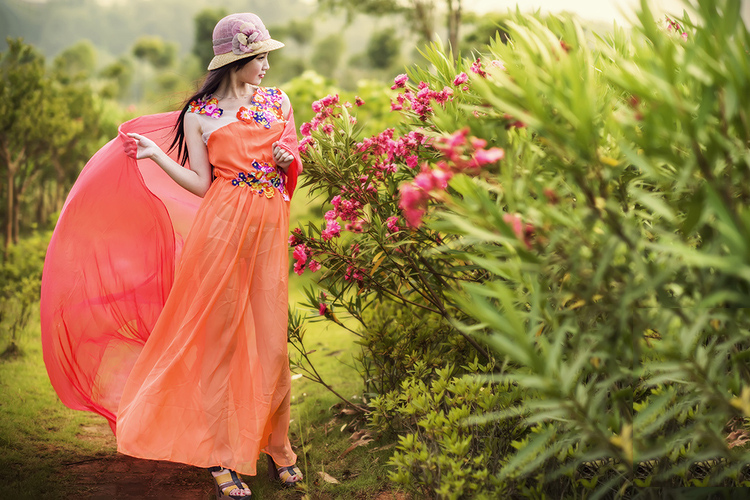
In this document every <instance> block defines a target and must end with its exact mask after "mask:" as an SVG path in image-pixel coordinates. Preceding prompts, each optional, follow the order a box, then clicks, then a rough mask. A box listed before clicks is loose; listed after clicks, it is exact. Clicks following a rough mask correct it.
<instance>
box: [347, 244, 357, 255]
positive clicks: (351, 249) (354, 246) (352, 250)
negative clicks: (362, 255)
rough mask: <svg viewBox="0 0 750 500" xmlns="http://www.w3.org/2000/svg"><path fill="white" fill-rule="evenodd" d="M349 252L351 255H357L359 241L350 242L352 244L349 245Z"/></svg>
mask: <svg viewBox="0 0 750 500" xmlns="http://www.w3.org/2000/svg"><path fill="white" fill-rule="evenodd" d="M349 253H351V254H352V257H356V256H357V255H359V243H352V246H350V247H349Z"/></svg>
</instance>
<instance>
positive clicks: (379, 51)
mask: <svg viewBox="0 0 750 500" xmlns="http://www.w3.org/2000/svg"><path fill="white" fill-rule="evenodd" d="M400 51H401V43H400V42H399V39H398V37H397V36H396V30H395V29H393V28H386V29H384V30H381V31H377V32H375V33H373V35H372V37H370V41H369V42H367V52H366V53H367V58H368V59H369V60H370V62H371V63H372V65H373V66H375V67H376V68H378V69H386V68H389V67H390V66H391V65H392V64H393V62H394V61H395V60H396V58H397V57H398V55H399V53H400Z"/></svg>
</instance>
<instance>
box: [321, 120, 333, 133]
mask: <svg viewBox="0 0 750 500" xmlns="http://www.w3.org/2000/svg"><path fill="white" fill-rule="evenodd" d="M322 130H323V133H324V134H326V135H331V134H333V125H331V124H330V123H326V124H325V125H323V128H322Z"/></svg>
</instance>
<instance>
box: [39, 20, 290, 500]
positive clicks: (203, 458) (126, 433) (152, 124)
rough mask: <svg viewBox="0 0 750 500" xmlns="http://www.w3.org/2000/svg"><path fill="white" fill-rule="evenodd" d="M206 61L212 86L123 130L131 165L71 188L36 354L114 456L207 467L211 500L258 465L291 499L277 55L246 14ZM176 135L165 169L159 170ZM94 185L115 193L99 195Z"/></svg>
mask: <svg viewBox="0 0 750 500" xmlns="http://www.w3.org/2000/svg"><path fill="white" fill-rule="evenodd" d="M213 45H214V54H215V57H214V58H213V60H212V61H211V63H210V65H209V67H208V69H209V74H208V76H207V77H206V80H205V82H204V84H203V86H202V88H201V89H200V90H199V91H198V92H197V93H196V94H195V95H194V96H193V97H192V98H191V99H189V100H188V103H187V104H186V105H185V107H184V108H183V110H182V111H181V112H180V113H179V114H167V115H155V116H154V117H143V118H141V119H136V120H134V121H132V122H129V124H125V125H124V126H123V127H121V136H120V140H121V142H122V143H123V144H124V146H125V151H126V152H127V154H128V155H129V156H130V158H128V159H126V160H123V159H122V158H121V157H119V156H117V155H116V153H115V152H114V148H115V147H116V146H115V145H113V144H112V143H110V144H109V145H107V146H105V148H103V149H102V151H100V152H99V153H98V154H97V155H95V156H94V158H92V161H91V162H90V163H89V165H87V166H86V168H85V169H84V171H83V172H82V174H81V178H80V179H79V181H77V183H76V188H77V189H76V188H74V190H73V191H72V192H71V195H70V196H69V199H68V200H67V201H66V206H65V208H64V209H63V213H62V214H61V218H60V222H59V223H58V227H57V228H56V231H55V235H54V236H53V240H52V242H51V243H50V248H49V250H48V258H47V262H45V273H44V278H43V284H42V287H43V291H42V321H43V346H44V353H45V362H46V363H47V367H48V371H49V373H50V379H51V380H52V383H53V386H55V389H56V390H57V391H58V394H59V395H60V397H61V399H62V400H63V402H64V403H66V404H67V405H68V406H71V407H73V408H77V409H89V410H94V411H97V412H99V413H101V414H103V415H105V416H107V417H108V418H109V419H110V423H111V425H112V426H113V430H114V429H115V428H116V434H117V443H118V450H119V451H120V452H122V453H125V454H128V455H132V456H136V457H141V458H148V459H159V460H170V461H176V462H183V463H188V464H192V465H196V466H199V467H207V468H209V469H210V470H211V472H212V474H213V476H214V480H215V483H216V486H217V495H219V496H224V497H232V498H235V497H245V498H247V497H249V496H250V495H251V493H250V490H249V489H248V488H247V485H245V483H243V482H241V481H240V479H239V477H238V476H237V472H239V473H243V474H249V475H255V472H256V469H255V464H256V461H257V459H258V456H259V453H260V452H264V453H266V454H267V455H268V457H269V470H270V471H272V472H275V475H276V476H277V477H279V478H280V479H281V481H282V482H283V483H284V484H286V485H292V484H294V483H295V482H297V481H299V480H301V479H302V475H301V473H300V471H299V469H298V468H297V467H296V466H295V461H296V458H297V457H296V455H295V454H294V452H293V451H292V449H291V445H290V443H289V439H288V436H287V433H288V427H289V402H290V387H291V382H290V372H289V363H288V355H287V346H286V340H287V339H286V327H287V323H286V322H287V276H288V252H287V248H286V241H287V238H288V229H289V197H290V195H291V194H292V192H293V189H294V185H295V184H296V177H297V174H298V173H299V171H300V169H301V163H300V160H299V155H298V152H297V147H296V132H295V128H294V118H293V112H292V108H291V105H290V103H289V99H288V98H287V96H286V95H285V94H284V93H283V92H281V91H280V90H278V89H273V88H264V87H261V86H260V85H261V81H262V79H263V77H264V76H265V73H266V71H267V70H268V68H269V65H268V52H269V51H272V50H275V49H278V48H281V47H283V44H282V43H280V42H277V41H275V40H273V39H271V38H270V35H269V34H268V31H267V30H266V29H265V27H264V26H263V23H262V22H261V20H260V19H259V18H258V17H257V16H255V15H254V14H233V15H230V16H227V17H225V18H224V19H222V20H221V21H219V23H218V24H217V25H216V28H215V29H214V32H213ZM175 121H176V125H175ZM169 124H171V125H172V126H173V128H174V130H176V133H175V134H173V137H174V138H173V140H172V143H171V146H172V148H170V149H174V150H176V152H177V155H176V157H175V155H172V156H170V155H168V154H167V153H165V149H167V148H166V147H165V146H166V145H168V143H169V138H170V134H167V133H165V129H166V126H167V125H169ZM136 131H137V132H138V133H136ZM134 158H135V159H137V160H143V161H138V162H137V163H136V165H133V163H135V159H134ZM146 159H148V160H152V161H153V163H151V162H150V161H148V160H146ZM187 160H189V166H188V167H187V168H185V166H184V165H186V164H187ZM101 164H104V165H105V166H107V165H108V166H109V167H111V166H112V164H123V165H124V167H123V168H120V169H118V170H117V175H115V172H113V171H112V168H109V171H107V169H106V168H103V167H101ZM154 164H155V165H158V167H159V168H160V169H161V171H163V172H164V173H166V174H167V175H168V176H169V177H170V178H171V179H172V181H173V182H174V183H176V184H177V185H179V186H181V187H182V188H184V190H186V191H187V192H189V193H192V195H191V194H187V193H186V192H185V191H182V192H180V191H176V190H175V189H174V188H173V186H168V185H167V183H166V182H165V179H164V178H163V174H161V172H159V173H157V172H154V171H153V170H154V167H153V166H154ZM120 166H122V165H120ZM103 171H107V172H106V173H107V174H109V176H110V177H109V179H110V181H111V180H113V179H114V184H112V183H111V182H110V183H107V184H106V185H104V186H102V185H98V186H97V185H96V182H95V181H94V180H93V179H96V178H97V176H99V177H101V176H102V173H101V172H103ZM130 171H134V172H135V173H136V174H138V173H140V177H139V176H138V175H136V176H135V178H133V175H132V172H130ZM160 175H161V177H160ZM139 181H140V182H139ZM146 188H147V189H146ZM123 196H124V198H123ZM196 196H197V197H201V198H203V199H202V201H200V202H199V203H198V207H197V210H196V209H195V206H196V201H197V198H195V197H196ZM118 197H119V198H123V199H122V200H121V201H118V199H119V198H118ZM157 200H158V201H157ZM123 202H125V203H127V210H122V208H123V206H122V205H124V204H125V203H123ZM118 209H120V213H119V214H117V215H112V214H109V213H108V212H110V211H116V210H118ZM193 213H194V216H193ZM165 214H166V216H167V217H166V219H167V222H165ZM186 214H187V215H186ZM136 217H140V220H139V221H138V223H140V224H141V225H145V226H146V228H145V229H142V228H138V227H135V228H134V227H133V226H135V225H136V224H137V223H136V224H134V223H133V220H132V219H133V218H136ZM193 217H194V219H193V220H192V221H191V220H190V219H191V218H193ZM88 219H94V221H93V222H91V221H90V220H88ZM112 219H116V220H112ZM107 220H109V224H107V223H106V221H107ZM186 220H188V221H189V223H186V222H185V221H186ZM80 226H85V228H81V227H80ZM91 226H93V227H94V229H91ZM186 226H189V233H188V235H187V237H186V238H185V239H184V245H182V240H183V238H182V235H183V234H184V232H185V227H186ZM88 230H91V231H93V232H94V233H95V234H94V236H92V235H91V234H90V231H88ZM170 230H171V232H170ZM120 231H124V232H125V235H124V236H123V235H122V234H120ZM81 232H84V233H86V234H84V235H83V236H82V235H81V234H80V233H81ZM71 239H72V240H73V241H71ZM76 241H77V243H76ZM123 245H124V246H125V247H126V248H127V249H128V251H127V253H125V252H123V251H122V250H120V247H122V246H123ZM133 254H135V256H134V255H133ZM153 255H157V256H158V257H157V258H156V262H153V261H152V260H153V258H152V257H153ZM170 256H171V257H170ZM170 258H171V260H170ZM72 262H82V263H84V262H85V264H84V265H83V267H84V270H83V271H80V272H76V271H75V270H74V271H72V272H71V271H70V269H69V268H70V267H72ZM66 263H67V268H66ZM173 268H174V274H173V275H172V270H173ZM74 269H75V268H74ZM92 282H93V284H92ZM123 283H124V284H123ZM166 292H168V296H167V298H166V301H164V300H163V299H164V296H165V295H166ZM146 340H147V341H146ZM113 408H116V409H117V410H116V421H113V418H112V417H113V415H112V410H113Z"/></svg>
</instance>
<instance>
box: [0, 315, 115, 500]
mask: <svg viewBox="0 0 750 500" xmlns="http://www.w3.org/2000/svg"><path fill="white" fill-rule="evenodd" d="M36 328H37V329H38V323H37V325H36ZM20 349H21V351H22V354H21V355H20V356H18V357H17V358H15V359H8V360H5V361H2V362H0V498H28V497H32V496H35V495H42V494H43V495H44V496H57V495H61V494H62V493H64V492H65V490H66V488H65V483H66V482H68V481H72V480H73V478H72V477H71V476H70V475H69V474H67V473H66V472H65V469H64V467H62V465H64V464H65V463H73V462H76V461H79V460H84V459H87V458H90V457H101V456H106V455H107V454H111V453H113V451H112V450H107V449H105V448H103V447H102V443H101V442H99V440H89V439H83V438H82V429H86V428H89V427H93V426H100V425H105V426H106V423H105V421H104V419H103V418H101V417H98V416H96V415H93V414H87V413H83V412H77V411H73V410H70V409H68V408H66V407H65V406H63V404H62V403H60V401H59V400H58V399H57V396H56V395H55V392H54V390H53V389H52V386H51V384H50V382H49V379H48V378H47V371H46V369H45V368H44V363H43V361H42V352H41V343H40V342H39V339H38V335H37V336H33V335H30V334H27V335H25V336H24V337H23V338H22V339H21V342H20Z"/></svg>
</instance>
